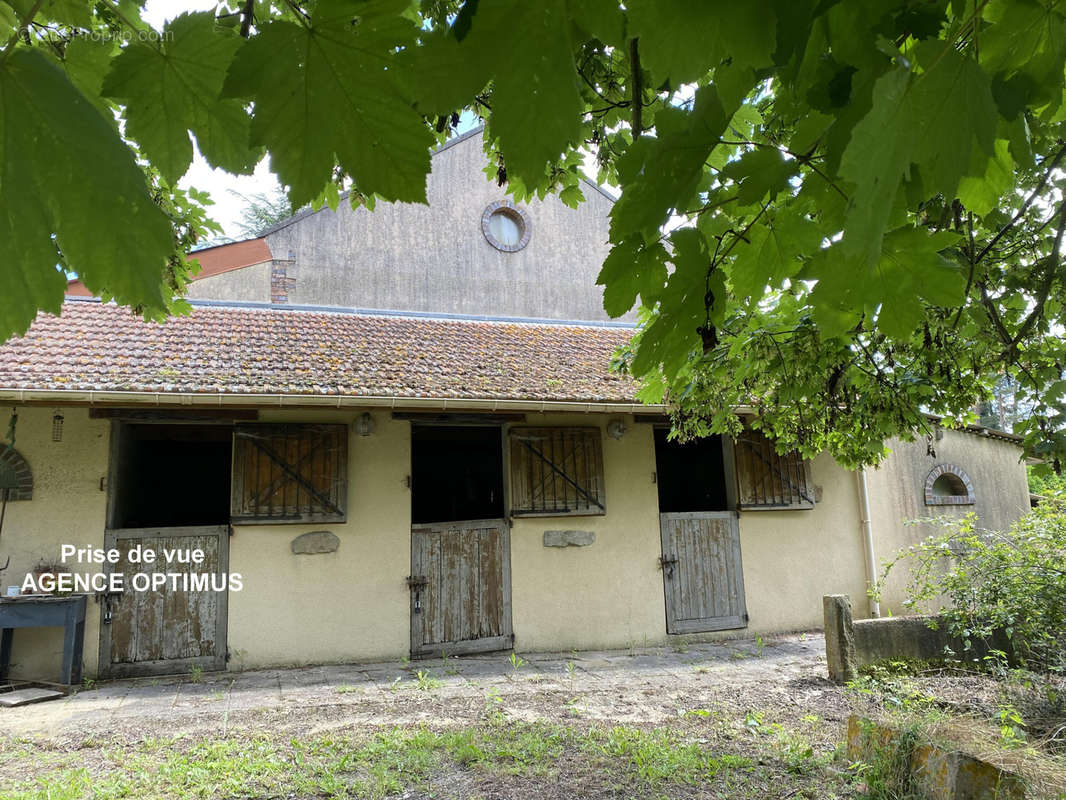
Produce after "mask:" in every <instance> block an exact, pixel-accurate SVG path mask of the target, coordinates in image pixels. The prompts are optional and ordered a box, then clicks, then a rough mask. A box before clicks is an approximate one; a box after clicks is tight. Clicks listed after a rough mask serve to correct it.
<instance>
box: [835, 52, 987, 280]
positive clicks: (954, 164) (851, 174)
mask: <svg viewBox="0 0 1066 800" xmlns="http://www.w3.org/2000/svg"><path fill="white" fill-rule="evenodd" d="M946 47H950V46H949V45H945V43H942V42H940V43H935V42H929V43H928V46H922V47H920V48H919V58H920V59H921V60H922V63H923V64H925V65H927V71H926V72H923V73H921V74H920V75H918V76H917V77H914V78H913V80H912V76H911V73H910V72H909V71H908V70H906V69H904V68H902V67H900V68H896V69H893V70H891V71H890V72H887V73H885V74H884V75H883V76H881V77H880V78H879V79H878V80H877V83H876V84H875V85H874V92H873V107H872V108H871V109H870V112H869V113H868V114H867V115H866V116H865V117H864V118H863V119H862V120H861V121H860V122H859V123H858V124H857V125H856V126H855V128H854V129H853V131H852V134H851V141H850V142H849V143H848V146H847V149H846V150H845V151H844V154H843V157H842V158H841V162H840V174H841V175H842V176H844V177H845V178H846V179H848V180H850V181H851V182H852V183H853V184H855V191H854V194H853V196H852V203H851V207H850V208H849V210H848V215H847V224H846V231H847V232H846V234H845V237H844V247H845V250H846V252H847V253H848V254H849V255H851V256H854V257H859V258H861V259H863V260H865V261H866V262H867V263H874V262H876V261H877V259H878V258H879V256H880V252H881V242H882V236H883V234H884V230H885V227H886V226H887V224H888V220H889V214H890V212H891V210H892V206H893V203H895V202H896V200H897V197H896V195H897V192H898V191H899V188H900V183H901V181H902V180H903V179H904V177H905V176H907V175H908V174H909V172H910V167H911V164H912V163H914V164H917V165H918V166H919V167H920V168H921V175H922V184H923V190H924V192H925V194H926V195H931V194H936V193H937V192H941V193H943V194H945V195H946V196H948V197H954V196H955V192H956V190H957V188H958V185H959V181H960V180H961V179H962V177H963V176H964V175H965V174H966V173H967V172H968V171H969V170H970V168H971V156H972V154H973V152H974V147H975V146H976V147H978V148H979V149H980V151H981V152H984V153H985V154H986V156H988V157H991V156H992V155H993V152H994V140H995V133H996V120H997V118H998V112H997V110H996V106H995V101H994V100H993V99H992V91H991V86H990V83H989V80H988V77H987V75H985V74H984V72H983V71H982V70H981V69H980V67H978V66H977V63H976V62H975V61H973V60H972V59H969V58H966V57H965V56H962V55H959V54H958V53H956V52H954V51H953V50H950V49H945V48H946Z"/></svg>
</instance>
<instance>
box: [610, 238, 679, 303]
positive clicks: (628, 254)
mask: <svg viewBox="0 0 1066 800" xmlns="http://www.w3.org/2000/svg"><path fill="white" fill-rule="evenodd" d="M666 258H667V253H666V249H665V248H664V247H663V246H662V245H661V244H659V243H658V242H656V243H655V244H652V245H648V246H645V245H644V242H643V240H642V239H641V238H640V237H639V236H637V237H632V238H630V239H628V240H626V241H625V242H623V243H622V244H619V245H615V246H614V247H613V248H612V249H611V252H610V254H608V256H607V260H606V261H604V262H603V269H601V270H600V274H599V277H598V278H596V285H597V286H603V287H605V288H604V291H603V308H604V310H605V311H606V312H607V313H608V314H609V315H610V316H612V317H620V316H622V315H623V314H625V313H626V312H628V311H629V310H630V309H631V308H633V304H634V303H636V301H637V296H638V295H640V297H641V301H642V303H643V305H645V306H650V305H651V304H652V302H653V301H654V298H655V296H656V294H658V292H660V291H661V290H662V288H663V284H664V283H666Z"/></svg>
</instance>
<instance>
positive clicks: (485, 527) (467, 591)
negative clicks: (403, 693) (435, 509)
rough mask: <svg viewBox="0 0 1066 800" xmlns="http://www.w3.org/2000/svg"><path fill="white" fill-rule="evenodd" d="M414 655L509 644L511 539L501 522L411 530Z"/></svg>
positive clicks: (440, 524) (444, 524)
mask: <svg viewBox="0 0 1066 800" xmlns="http://www.w3.org/2000/svg"><path fill="white" fill-rule="evenodd" d="M409 581H410V583H411V655H412V657H418V656H434V655H436V656H439V655H440V654H441V653H442V652H444V653H447V654H449V655H451V654H459V653H481V652H488V651H491V650H504V649H506V648H508V647H510V646H511V644H512V642H513V637H512V636H511V538H510V528H509V527H508V525H507V523H506V522H504V520H502V519H489V520H472V521H463V522H436V523H429V524H424V525H414V526H412V529H411V577H410V579H409Z"/></svg>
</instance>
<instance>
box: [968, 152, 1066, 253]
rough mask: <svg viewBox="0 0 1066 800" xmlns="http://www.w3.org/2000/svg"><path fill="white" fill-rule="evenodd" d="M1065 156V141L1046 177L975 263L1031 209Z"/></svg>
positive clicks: (1052, 161)
mask: <svg viewBox="0 0 1066 800" xmlns="http://www.w3.org/2000/svg"><path fill="white" fill-rule="evenodd" d="M1063 156H1066V143H1063V144H1062V147H1061V148H1060V149H1059V152H1057V153H1056V154H1055V157H1054V158H1053V159H1052V160H1051V166H1050V167H1048V169H1047V172H1045V173H1044V177H1043V178H1041V179H1040V183H1038V184H1037V186H1036V188H1035V189H1033V191H1032V192H1031V193H1030V194H1029V196H1028V197H1027V198H1025V202H1024V203H1022V207H1021V208H1020V209H1018V213H1017V214H1015V215H1014V216H1013V217H1012V218H1011V220H1010V222H1008V223H1007V224H1006V225H1004V226H1003V227H1002V228H1000V229H999V232H998V233H997V234H996V235H995V236H993V237H992V241H990V242H989V243H988V244H986V245H985V246H984V248H982V250H981V252H980V253H978V255H977V258H976V259H974V263H975V264H976V263H978V262H980V261H981V259H982V258H984V257H985V256H986V255H988V251H989V250H991V249H992V248H993V247H995V246H996V243H997V242H998V241H999V240H1000V239H1002V238H1003V237H1004V236H1006V235H1007V233H1008V231H1010V229H1011V228H1013V227H1014V226H1015V225H1016V224H1017V223H1018V220H1020V219H1021V218H1022V217H1023V216H1024V215H1025V212H1026V211H1028V210H1029V206H1031V205H1032V204H1033V201H1034V200H1035V199H1036V197H1037V195H1039V194H1040V192H1042V191H1043V190H1044V187H1045V186H1046V185H1047V182H1048V178H1050V177H1051V173H1052V172H1054V171H1055V168H1056V167H1057V166H1058V165H1059V162H1060V161H1061V160H1062V157H1063Z"/></svg>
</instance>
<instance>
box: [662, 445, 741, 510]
mask: <svg viewBox="0 0 1066 800" xmlns="http://www.w3.org/2000/svg"><path fill="white" fill-rule="evenodd" d="M668 433H669V431H668V430H667V429H665V428H656V429H655V470H656V484H657V486H658V488H659V512H660V513H664V514H666V513H679V512H684V511H728V510H729V496H728V493H727V492H726V474H725V459H724V457H723V453H722V444H723V443H722V437H721V436H708V437H707V438H705V439H697V440H695V441H691V442H686V443H684V444H681V443H680V442H673V441H669V440H668V439H667V434H668Z"/></svg>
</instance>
